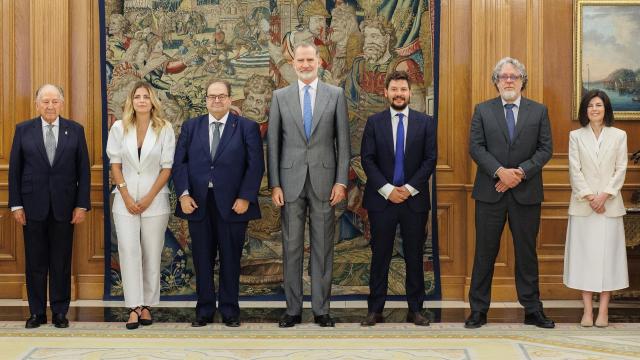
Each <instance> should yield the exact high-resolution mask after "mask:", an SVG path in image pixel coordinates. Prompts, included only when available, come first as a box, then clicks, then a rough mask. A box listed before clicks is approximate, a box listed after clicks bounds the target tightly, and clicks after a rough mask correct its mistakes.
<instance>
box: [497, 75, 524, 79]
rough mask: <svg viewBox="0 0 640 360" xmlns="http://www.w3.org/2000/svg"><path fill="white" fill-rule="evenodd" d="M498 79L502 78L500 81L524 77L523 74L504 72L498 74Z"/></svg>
mask: <svg viewBox="0 0 640 360" xmlns="http://www.w3.org/2000/svg"><path fill="white" fill-rule="evenodd" d="M498 79H500V81H507V80H510V81H516V80H520V79H522V76H520V75H507V74H502V75H498Z"/></svg>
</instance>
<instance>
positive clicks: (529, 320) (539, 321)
mask: <svg viewBox="0 0 640 360" xmlns="http://www.w3.org/2000/svg"><path fill="white" fill-rule="evenodd" d="M524 323H525V325H535V326H537V327H539V328H543V329H553V328H554V327H556V324H555V323H554V322H553V320H551V319H549V318H548V317H546V316H545V314H544V313H543V312H542V311H536V312H532V313H531V314H526V315H525V316H524Z"/></svg>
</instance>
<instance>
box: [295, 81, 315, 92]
mask: <svg viewBox="0 0 640 360" xmlns="http://www.w3.org/2000/svg"><path fill="white" fill-rule="evenodd" d="M307 85H309V86H311V90H315V89H317V88H318V78H316V79H315V80H313V81H312V82H310V83H309V84H305V83H304V82H302V80H300V79H298V89H299V90H300V91H302V90H303V89H304V87H305V86H307Z"/></svg>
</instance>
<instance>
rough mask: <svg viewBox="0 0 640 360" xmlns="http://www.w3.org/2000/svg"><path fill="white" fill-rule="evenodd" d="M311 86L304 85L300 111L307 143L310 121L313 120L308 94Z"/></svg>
mask: <svg viewBox="0 0 640 360" xmlns="http://www.w3.org/2000/svg"><path fill="white" fill-rule="evenodd" d="M309 89H311V86H309V85H306V86H305V87H304V103H303V109H302V120H303V124H304V134H305V135H306V136H307V141H309V138H310V137H311V121H312V120H313V114H312V113H311V94H309Z"/></svg>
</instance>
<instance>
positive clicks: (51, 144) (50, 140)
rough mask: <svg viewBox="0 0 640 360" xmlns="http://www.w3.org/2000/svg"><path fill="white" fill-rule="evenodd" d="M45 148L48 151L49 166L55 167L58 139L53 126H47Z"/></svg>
mask: <svg viewBox="0 0 640 360" xmlns="http://www.w3.org/2000/svg"><path fill="white" fill-rule="evenodd" d="M44 147H45V149H46V150H47V157H48V158H49V165H53V158H54V157H55V156H56V137H55V136H54V135H53V124H49V125H47V135H46V136H45V138H44Z"/></svg>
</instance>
